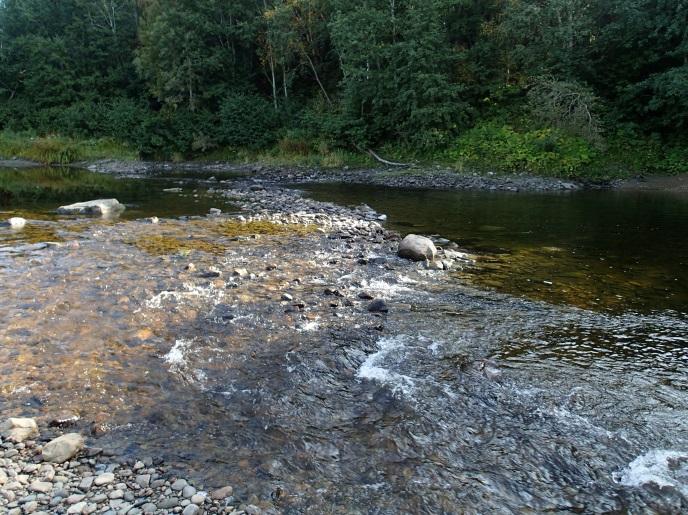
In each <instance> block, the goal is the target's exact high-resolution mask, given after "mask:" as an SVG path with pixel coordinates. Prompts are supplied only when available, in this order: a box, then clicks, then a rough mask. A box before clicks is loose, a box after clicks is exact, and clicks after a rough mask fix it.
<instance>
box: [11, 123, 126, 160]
mask: <svg viewBox="0 0 688 515" xmlns="http://www.w3.org/2000/svg"><path fill="white" fill-rule="evenodd" d="M0 157H2V158H5V159H10V158H14V157H17V158H21V159H27V160H29V161H35V162H38V163H42V164H58V165H65V164H70V163H74V162H78V161H90V160H96V159H121V160H135V159H137V158H138V152H136V150H134V149H133V148H131V147H130V146H128V145H125V144H123V143H120V142H117V141H115V140H114V139H110V138H99V139H85V140H77V139H73V138H67V137H64V136H58V135H48V136H36V135H34V134H30V133H15V132H11V131H3V132H0Z"/></svg>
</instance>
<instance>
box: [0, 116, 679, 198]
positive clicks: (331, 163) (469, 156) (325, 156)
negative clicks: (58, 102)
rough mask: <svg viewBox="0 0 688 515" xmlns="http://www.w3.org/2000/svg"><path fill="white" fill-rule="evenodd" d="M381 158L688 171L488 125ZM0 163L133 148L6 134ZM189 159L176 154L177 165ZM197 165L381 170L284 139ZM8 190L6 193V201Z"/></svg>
mask: <svg viewBox="0 0 688 515" xmlns="http://www.w3.org/2000/svg"><path fill="white" fill-rule="evenodd" d="M378 150H379V153H380V154H381V155H382V156H384V157H385V158H387V159H389V160H391V161H399V162H405V163H412V164H413V165H414V167H415V170H414V171H416V172H417V171H418V170H423V169H425V170H429V169H431V168H432V167H434V166H438V165H439V166H441V167H443V168H448V169H453V170H456V171H457V172H459V173H463V172H470V173H487V172H496V173H500V174H505V175H509V174H513V173H521V172H528V173H532V174H534V175H543V176H550V177H560V178H572V179H587V180H607V179H617V178H628V177H634V176H638V175H674V174H678V173H685V172H688V164H687V163H688V145H685V144H674V145H673V146H670V145H663V144H660V143H658V142H657V141H654V140H651V139H648V138H645V139H643V138H631V137H627V136H624V135H622V134H619V135H611V136H610V137H609V140H608V142H607V146H606V148H605V149H604V150H598V149H594V148H588V147H587V146H586V145H585V144H584V142H582V141H578V140H576V139H575V138H570V137H566V136H564V135H561V134H558V133H556V131H554V132H553V131H546V130H539V131H525V132H524V131H523V130H520V129H514V128H513V127H510V126H496V125H495V124H490V123H485V124H483V125H480V126H477V127H476V128H474V129H471V130H470V131H467V132H465V133H464V134H462V135H461V136H460V137H459V138H458V139H457V140H456V141H454V142H453V143H452V144H451V145H449V147H448V148H444V149H434V150H433V149H429V150H422V149H419V148H415V147H411V146H403V145H399V144H396V143H393V144H392V143H390V144H387V145H383V146H382V147H380V148H379V149H378ZM0 157H4V158H12V157H18V158H23V159H28V160H31V161H37V162H39V163H53V164H69V163H74V162H79V161H93V160H97V159H115V160H122V161H133V160H136V159H138V157H139V156H138V154H137V152H136V151H135V149H133V148H132V147H131V146H129V145H126V144H122V143H119V142H117V141H115V140H113V139H87V140H78V139H74V138H67V137H63V136H58V135H50V136H42V137H38V136H35V135H32V134H30V133H14V132H10V131H3V132H0ZM185 157H186V156H183V155H173V156H172V158H173V160H174V161H183V160H185ZM194 159H195V160H196V161H197V162H208V161H223V162H230V163H236V164H263V165H266V166H286V167H289V166H294V167H309V168H321V169H336V168H344V167H350V168H353V169H357V168H370V167H378V166H380V163H378V162H377V161H375V160H374V159H372V158H371V157H370V156H369V155H367V154H365V153H363V152H354V151H351V150H346V149H342V148H336V147H333V146H332V145H329V144H327V143H325V142H322V141H320V142H318V141H308V140H303V139H299V138H295V137H285V138H283V139H282V140H280V141H279V142H278V143H277V144H276V145H274V146H273V147H272V148H269V149H264V150H254V149H246V148H228V147H224V148H216V149H214V150H211V151H209V152H205V153H203V154H200V155H198V156H196V157H194ZM2 200H3V192H2V191H1V190H0V202H1V201H2Z"/></svg>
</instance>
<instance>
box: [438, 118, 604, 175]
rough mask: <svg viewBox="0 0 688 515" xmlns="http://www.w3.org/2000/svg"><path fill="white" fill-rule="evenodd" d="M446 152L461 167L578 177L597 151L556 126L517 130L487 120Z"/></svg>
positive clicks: (465, 134)
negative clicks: (554, 127) (553, 127)
mask: <svg viewBox="0 0 688 515" xmlns="http://www.w3.org/2000/svg"><path fill="white" fill-rule="evenodd" d="M447 155H448V157H449V158H450V159H452V160H453V161H455V162H456V163H458V164H459V165H460V166H469V167H475V168H480V169H485V170H494V171H499V172H531V173H538V174H547V175H563V176H575V175H577V174H579V173H581V172H582V171H583V170H584V169H585V167H587V166H589V165H590V164H591V163H592V162H593V160H594V159H595V158H596V157H597V156H598V152H597V151H596V150H595V148H594V147H592V146H591V145H590V144H589V143H588V142H587V141H585V140H584V139H583V138H580V137H575V136H570V135H567V134H566V133H564V132H562V131H560V130H557V129H550V128H547V129H538V130H531V131H525V132H518V131H516V130H514V128H513V127H510V126H508V125H500V124H495V123H490V122H486V123H482V124H480V125H478V126H477V127H475V128H473V129H471V130H469V131H466V132H465V133H464V134H462V135H461V137H460V138H459V139H458V140H457V142H456V144H455V145H454V146H453V147H452V148H451V149H450V150H449V151H448V153H447Z"/></svg>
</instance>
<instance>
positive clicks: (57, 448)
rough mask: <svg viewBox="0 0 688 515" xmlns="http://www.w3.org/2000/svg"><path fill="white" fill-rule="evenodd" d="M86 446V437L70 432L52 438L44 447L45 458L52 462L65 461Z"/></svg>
mask: <svg viewBox="0 0 688 515" xmlns="http://www.w3.org/2000/svg"><path fill="white" fill-rule="evenodd" d="M83 448H84V437H83V436H81V435H80V434H78V433H69V434H66V435H62V436H60V437H59V438H55V439H54V440H51V441H50V442H49V443H48V444H46V445H45V447H43V459H44V460H45V461H49V462H51V463H64V462H65V461H67V460H70V459H72V458H73V457H74V456H76V454H77V453H78V452H79V451H80V450H81V449H83Z"/></svg>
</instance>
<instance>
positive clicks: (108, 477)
mask: <svg viewBox="0 0 688 515" xmlns="http://www.w3.org/2000/svg"><path fill="white" fill-rule="evenodd" d="M114 481H115V475H114V474H113V473H112V472H104V473H102V474H101V475H99V476H96V479H95V481H93V484H95V485H96V486H103V485H108V484H110V483H112V482H114Z"/></svg>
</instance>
